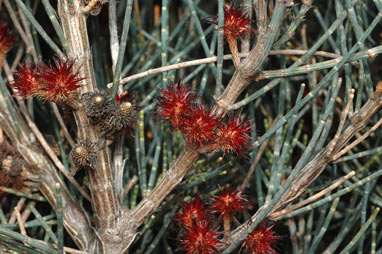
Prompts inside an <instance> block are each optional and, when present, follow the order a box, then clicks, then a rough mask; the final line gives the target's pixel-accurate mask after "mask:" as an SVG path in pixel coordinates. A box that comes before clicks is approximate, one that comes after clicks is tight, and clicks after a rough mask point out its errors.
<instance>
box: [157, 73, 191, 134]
mask: <svg viewBox="0 0 382 254" xmlns="http://www.w3.org/2000/svg"><path fill="white" fill-rule="evenodd" d="M159 92H160V93H161V96H160V97H159V98H158V105H159V107H161V109H160V110H158V114H160V115H161V116H162V117H163V118H164V120H165V121H167V122H169V123H171V125H172V127H173V129H174V130H178V129H179V128H180V126H181V124H183V122H184V120H185V119H186V118H187V117H188V115H187V114H188V113H189V112H190V111H191V107H192V104H193V102H192V101H193V99H194V95H193V94H192V92H191V90H190V89H189V88H188V87H187V86H185V85H182V84H181V83H180V81H179V82H177V83H174V82H172V81H170V84H169V85H168V87H167V88H165V89H159Z"/></svg>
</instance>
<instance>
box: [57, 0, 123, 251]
mask: <svg viewBox="0 0 382 254" xmlns="http://www.w3.org/2000/svg"><path fill="white" fill-rule="evenodd" d="M58 14H59V17H60V19H61V24H62V27H63V30H64V34H65V37H66V39H67V41H68V42H69V46H70V50H71V52H70V55H69V58H71V59H74V60H75V64H76V67H77V68H78V69H79V72H78V75H79V76H80V77H82V78H84V81H83V84H84V85H83V86H82V87H81V91H80V93H81V94H83V93H86V92H93V91H94V90H95V89H96V80H95V75H94V69H93V61H92V54H91V50H90V46H89V40H88V33H87V27H86V17H85V16H84V14H83V13H82V12H81V1H80V0H72V1H69V0H59V1H58ZM79 97H81V96H79ZM74 116H75V120H76V124H77V127H78V139H79V140H82V141H89V142H95V143H98V144H101V143H102V142H101V139H100V136H99V134H98V133H97V131H96V130H95V129H94V128H93V127H92V126H91V125H89V121H88V119H87V117H86V112H85V111H84V107H80V108H79V109H78V110H76V111H74ZM100 147H102V146H101V145H100ZM96 165H97V166H96V168H95V169H92V168H87V169H86V170H87V174H88V177H89V189H90V191H91V197H92V206H93V211H94V214H95V216H94V218H95V226H96V231H97V236H98V238H99V240H100V242H101V244H102V249H103V251H102V253H111V254H113V253H122V252H119V250H120V249H123V247H121V246H122V245H123V241H121V239H120V230H119V229H118V224H119V222H120V220H121V216H122V213H123V212H122V209H121V205H120V203H119V202H118V200H117V198H116V195H115V193H114V189H113V187H112V186H113V185H112V170H111V167H112V166H111V163H110V152H109V149H108V147H107V146H106V145H105V146H103V147H102V148H101V149H100V150H99V151H98V153H97V164H96ZM110 242H113V244H110ZM110 245H112V246H113V248H112V249H110V251H109V250H108V251H106V248H107V247H105V246H110ZM113 250H114V251H113ZM97 252H100V251H97Z"/></svg>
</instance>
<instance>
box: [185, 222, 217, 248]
mask: <svg viewBox="0 0 382 254" xmlns="http://www.w3.org/2000/svg"><path fill="white" fill-rule="evenodd" d="M218 236H219V233H217V232H216V231H215V230H213V229H212V228H211V225H210V224H209V223H208V222H207V221H200V222H197V223H196V225H194V226H193V227H191V228H188V229H187V230H186V231H184V236H183V237H182V238H183V239H181V240H180V241H181V243H182V247H181V248H180V249H181V250H185V251H186V252H187V254H213V253H218V250H217V249H216V247H217V244H219V243H220V241H219V240H218V239H217V237H218Z"/></svg>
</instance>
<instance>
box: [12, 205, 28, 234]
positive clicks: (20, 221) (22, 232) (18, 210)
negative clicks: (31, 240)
mask: <svg viewBox="0 0 382 254" xmlns="http://www.w3.org/2000/svg"><path fill="white" fill-rule="evenodd" d="M14 210H15V214H16V218H17V223H18V225H19V228H20V232H21V234H22V235H25V236H26V235H27V231H26V230H25V227H24V224H23V221H22V219H21V215H20V208H19V207H17V206H16V207H15V209H14Z"/></svg>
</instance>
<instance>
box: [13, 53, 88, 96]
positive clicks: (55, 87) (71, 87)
mask: <svg viewBox="0 0 382 254" xmlns="http://www.w3.org/2000/svg"><path fill="white" fill-rule="evenodd" d="M54 63H55V65H54V66H53V65H52V64H50V65H49V66H45V65H43V64H37V65H34V66H32V65H30V64H26V65H20V67H19V70H18V71H17V72H15V73H14V78H15V79H14V81H12V82H11V83H10V86H12V87H13V88H14V89H16V90H17V92H16V93H15V94H14V96H21V97H23V98H24V99H26V98H29V97H31V96H35V97H40V98H42V99H44V100H46V101H51V102H55V103H65V102H66V101H67V99H69V98H70V95H71V93H72V92H74V91H75V90H76V89H77V88H78V87H80V84H79V82H80V81H81V80H83V79H82V78H77V72H74V71H73V66H74V62H71V61H69V60H66V61H63V60H60V59H55V60H54Z"/></svg>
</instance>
